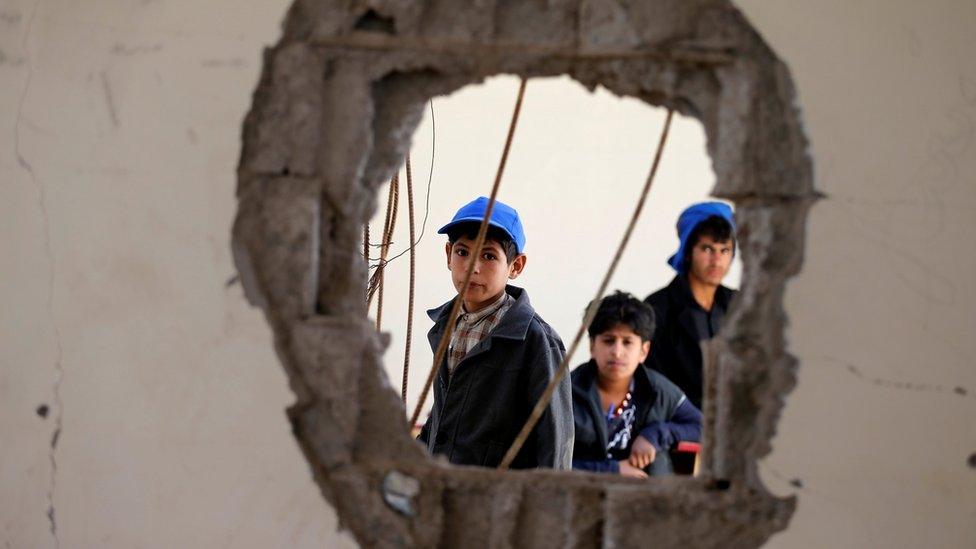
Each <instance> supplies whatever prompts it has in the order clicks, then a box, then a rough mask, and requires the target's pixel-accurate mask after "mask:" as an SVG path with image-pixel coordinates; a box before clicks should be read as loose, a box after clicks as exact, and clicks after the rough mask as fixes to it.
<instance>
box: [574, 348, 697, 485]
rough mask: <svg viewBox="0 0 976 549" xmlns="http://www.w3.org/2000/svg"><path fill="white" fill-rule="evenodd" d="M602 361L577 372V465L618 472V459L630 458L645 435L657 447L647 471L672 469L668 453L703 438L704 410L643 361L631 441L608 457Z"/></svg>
mask: <svg viewBox="0 0 976 549" xmlns="http://www.w3.org/2000/svg"><path fill="white" fill-rule="evenodd" d="M597 376H598V372H597V365H596V362H595V361H593V360H590V361H589V362H587V363H585V364H582V365H580V366H579V367H577V368H576V369H575V370H573V373H572V379H573V419H574V423H575V427H576V440H575V442H574V447H573V468H574V469H582V470H589V471H601V472H612V473H616V472H618V471H619V465H618V463H617V462H618V461H620V460H623V459H627V458H628V457H629V456H630V447H631V446H632V444H633V439H635V438H637V436H638V435H640V436H643V437H644V438H646V439H647V440H648V441H650V443H651V444H653V445H654V448H655V449H656V450H657V454H656V455H655V459H654V462H653V463H651V465H649V466H648V467H647V468H646V469H645V470H646V471H647V472H648V473H649V474H652V475H665V474H669V473H671V472H672V468H671V458H670V456H669V455H668V451H669V450H671V449H672V448H673V447H674V445H675V444H677V443H678V442H680V441H683V440H686V441H692V442H698V441H700V440H701V412H700V411H698V409H697V408H695V407H694V406H692V405H691V403H690V402H688V399H687V398H685V395H684V394H683V393H682V392H681V389H678V387H677V386H675V384H673V383H671V382H670V381H668V380H667V379H666V378H665V377H664V376H662V375H661V374H659V373H657V372H655V371H653V370H650V369H648V368H646V367H644V366H643V365H641V366H638V367H637V370H635V371H634V390H633V402H634V405H635V406H636V408H637V414H636V416H635V419H634V426H633V432H632V438H631V443H630V444H628V445H627V448H625V449H624V450H622V451H620V450H618V451H617V453H616V454H611V455H609V456H608V455H607V449H606V448H607V442H608V440H609V432H608V428H607V419H606V412H605V411H604V410H603V406H602V405H601V404H600V393H599V391H598V389H597Z"/></svg>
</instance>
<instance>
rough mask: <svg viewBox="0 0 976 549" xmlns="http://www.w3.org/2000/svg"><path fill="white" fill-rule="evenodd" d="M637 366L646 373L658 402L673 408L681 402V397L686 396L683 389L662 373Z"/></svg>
mask: <svg viewBox="0 0 976 549" xmlns="http://www.w3.org/2000/svg"><path fill="white" fill-rule="evenodd" d="M638 368H639V369H640V370H642V371H643V372H644V374H646V379H647V381H648V383H650V385H651V388H652V389H653V391H654V395H655V396H656V400H657V401H658V402H660V403H663V404H665V405H666V406H667V407H668V408H674V407H677V406H678V404H680V403H681V400H682V399H685V398H687V397H685V393H684V391H682V390H681V389H680V388H679V387H678V386H677V385H675V384H674V382H672V381H671V380H670V379H668V378H667V377H665V376H664V374H662V373H660V372H658V371H656V370H654V369H651V368H648V367H647V366H638Z"/></svg>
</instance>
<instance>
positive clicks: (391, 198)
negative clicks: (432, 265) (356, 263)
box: [366, 172, 400, 331]
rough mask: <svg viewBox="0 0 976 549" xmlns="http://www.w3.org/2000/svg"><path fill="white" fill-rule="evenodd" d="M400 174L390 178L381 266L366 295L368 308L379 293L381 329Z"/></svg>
mask: <svg viewBox="0 0 976 549" xmlns="http://www.w3.org/2000/svg"><path fill="white" fill-rule="evenodd" d="M399 188H400V174H399V172H395V173H394V174H393V178H392V179H390V192H389V194H388V195H387V199H386V219H385V220H384V223H383V240H382V243H381V245H380V266H379V267H377V269H376V270H375V271H373V276H372V277H370V280H369V290H368V292H367V296H366V308H367V309H369V306H370V305H371V304H372V301H373V296H374V295H375V294H376V293H377V290H378V293H379V296H378V298H377V302H376V330H377V331H379V329H380V328H381V326H382V324H383V272H384V267H385V266H386V256H387V254H388V253H389V252H390V244H391V243H392V241H393V229H394V228H395V227H396V215H397V204H398V202H399V196H400V189H399Z"/></svg>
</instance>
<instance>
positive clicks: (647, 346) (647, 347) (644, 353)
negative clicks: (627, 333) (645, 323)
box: [640, 339, 651, 362]
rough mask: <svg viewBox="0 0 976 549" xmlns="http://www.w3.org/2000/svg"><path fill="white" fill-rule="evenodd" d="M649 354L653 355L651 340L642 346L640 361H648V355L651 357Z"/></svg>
mask: <svg viewBox="0 0 976 549" xmlns="http://www.w3.org/2000/svg"><path fill="white" fill-rule="evenodd" d="M649 354H651V340H650V339H648V340H647V341H645V342H644V343H642V344H641V359H640V361H641V362H644V361H645V360H647V355H649Z"/></svg>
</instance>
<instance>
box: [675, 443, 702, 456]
mask: <svg viewBox="0 0 976 549" xmlns="http://www.w3.org/2000/svg"><path fill="white" fill-rule="evenodd" d="M674 451H675V452H687V453H689V454H697V453H699V452H701V443H699V442H688V441H681V442H679V443H678V446H677V447H675V449H674Z"/></svg>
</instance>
